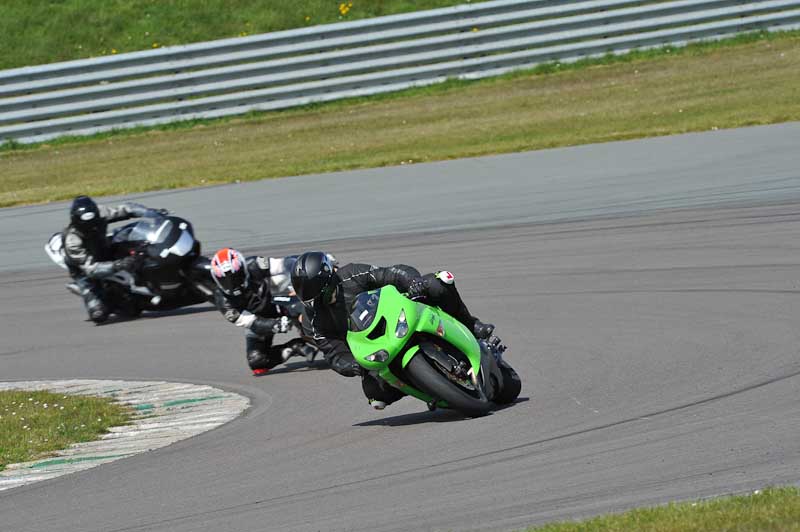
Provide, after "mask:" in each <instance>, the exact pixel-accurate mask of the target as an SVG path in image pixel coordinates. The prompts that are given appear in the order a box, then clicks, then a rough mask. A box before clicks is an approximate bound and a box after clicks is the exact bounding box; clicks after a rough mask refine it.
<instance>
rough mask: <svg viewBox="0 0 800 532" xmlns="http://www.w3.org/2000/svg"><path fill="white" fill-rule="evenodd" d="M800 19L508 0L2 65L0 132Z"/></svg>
mask: <svg viewBox="0 0 800 532" xmlns="http://www.w3.org/2000/svg"><path fill="white" fill-rule="evenodd" d="M798 27H800V0H761V1H751V2H745V1H741V0H677V1H663V0H661V1H653V0H650V1H647V0H588V1H578V0H566V1H563V0H562V1H553V0H497V1H492V2H481V3H477V4H464V5H459V6H455V7H451V8H444V9H434V10H429V11H419V12H415V13H408V14H403V15H393V16H388V17H379V18H373V19H366V20H359V21H354V22H342V23H337V24H327V25H323V26H315V27H309V28H302V29H297V30H289V31H281V32H274V33H267V34H262V35H254V36H250V37H242V38H236V39H224V40H219V41H211V42H204V43H197V44H191V45H186V46H172V47H168V48H162V49H157V50H148V51H143V52H134V53H128V54H120V55H114V56H105V57H100V58H93V59H84V60H78V61H68V62H64V63H54V64H49V65H41V66H35V67H24V68H17V69H11V70H5V71H0V142H5V141H8V140H10V139H13V140H15V141H17V142H24V143H27V142H39V141H45V140H48V139H52V138H55V137H59V136H63V135H90V134H94V133H99V132H103V131H109V130H112V129H123V128H129V127H136V126H148V125H157V124H165V123H169V122H174V121H178V120H189V119H197V118H214V117H220V116H228V115H235V114H241V113H246V112H249V111H254V110H270V109H280V108H285V107H291V106H296V105H303V104H307V103H312V102H322V101H329V100H335V99H340V98H347V97H352V96H362V95H370V94H379V93H383V92H389V91H395V90H401V89H404V88H408V87H414V86H421V85H429V84H432V83H438V82H441V81H444V80H446V79H447V78H452V77H459V78H480V77H487V76H494V75H498V74H502V73H505V72H508V71H510V70H515V69H520V68H527V67H531V66H534V65H537V64H541V63H545V62H552V61H562V62H567V61H575V60H578V59H581V58H585V57H596V56H601V55H605V54H608V53H625V52H627V51H630V50H632V49H645V48H653V47H660V46H664V45H667V44H671V45H678V46H679V45H683V44H686V43H688V42H692V41H698V40H712V39H720V38H724V37H728V36H731V35H735V34H738V33H742V32H748V31H756V30H770V31H773V30H788V29H796V28H798Z"/></svg>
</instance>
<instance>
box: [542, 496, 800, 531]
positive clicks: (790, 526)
mask: <svg viewBox="0 0 800 532" xmlns="http://www.w3.org/2000/svg"><path fill="white" fill-rule="evenodd" d="M630 530H638V531H648V532H694V531H696V532H705V531H708V530H736V531H738V532H748V531H753V532H762V531H764V532H766V531H781V532H784V531H785V532H789V531H798V530H800V489H798V488H794V487H790V488H770V489H765V490H763V491H759V492H756V493H754V494H752V495H743V496H735V497H723V498H720V499H713V500H707V501H701V502H687V503H672V504H668V505H667V506H658V507H654V508H641V509H637V510H632V511H629V512H625V513H622V514H617V515H608V516H601V517H596V518H594V519H589V520H587V521H581V522H577V523H576V522H569V523H567V522H565V523H553V524H549V525H545V526H543V527H538V528H529V529H528V532H589V531H591V532H598V531H600V532H627V531H630Z"/></svg>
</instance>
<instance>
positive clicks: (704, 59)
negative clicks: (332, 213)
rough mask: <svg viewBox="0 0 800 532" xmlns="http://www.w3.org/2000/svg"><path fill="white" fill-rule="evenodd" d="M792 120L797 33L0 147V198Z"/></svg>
mask: <svg viewBox="0 0 800 532" xmlns="http://www.w3.org/2000/svg"><path fill="white" fill-rule="evenodd" d="M790 120H800V32H790V33H786V34H775V35H773V34H768V35H760V34H759V35H748V36H745V37H740V38H736V39H733V40H731V41H727V42H723V43H715V44H704V45H694V46H690V47H688V48H685V49H684V48H680V49H665V50H660V51H652V52H638V53H634V54H631V55H630V56H625V57H621V58H617V57H613V58H605V59H601V60H592V61H584V62H581V63H580V64H577V65H557V64H556V65H547V66H544V67H540V68H539V69H536V70H534V71H532V72H531V71H528V72H524V73H517V74H513V75H509V76H505V77H502V78H496V79H490V80H483V81H478V82H460V81H451V82H448V83H445V84H442V85H440V86H434V87H428V88H424V89H415V90H411V91H405V92H403V93H398V94H393V95H384V96H377V97H372V98H362V99H354V100H345V101H339V102H332V103H329V104H320V105H313V106H308V107H305V108H300V109H289V110H285V111H280V112H269V113H254V114H251V115H247V116H243V117H236V118H229V119H225V120H216V121H206V122H194V123H190V124H176V125H171V126H169V127H164V128H158V129H149V130H138V131H126V132H119V133H113V134H106V135H100V136H97V137H93V138H88V139H86V138H83V139H64V140H59V141H54V142H50V143H47V144H44V145H37V146H19V145H16V146H12V147H7V148H6V149H4V150H0V167H2V172H1V173H0V206H9V205H20V204H29V203H36V202H43V201H52V200H59V199H67V198H70V197H72V196H75V195H77V194H82V193H88V194H93V195H106V194H127V193H137V192H142V191H147V190H158V189H171V188H180V187H190V186H202V185H208V184H214V183H229V182H235V181H240V180H241V181H246V180H255V179H263V178H269V177H280V176H290V175H300V174H309V173H321V172H333V171H340V170H348V169H354V168H368V167H379V166H388V165H398V164H409V163H416V162H425V161H434V160H443V159H451V158H459V157H470V156H480V155H488V154H494V153H508V152H517V151H525V150H535V149H542V148H550V147H556V146H569V145H576V144H586V143H593V142H608V141H614V140H624V139H632V138H639V137H647V136H657V135H668V134H676V133H685V132H690V131H708V130H715V129H723V128H733V127H742V126H749V125H756V124H772V123H778V122H785V121H790Z"/></svg>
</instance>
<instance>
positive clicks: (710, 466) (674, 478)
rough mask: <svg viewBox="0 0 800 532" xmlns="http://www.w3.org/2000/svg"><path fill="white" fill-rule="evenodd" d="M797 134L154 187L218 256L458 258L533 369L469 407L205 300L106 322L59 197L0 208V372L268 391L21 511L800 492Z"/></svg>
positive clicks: (13, 497) (213, 512)
mask: <svg viewBox="0 0 800 532" xmlns="http://www.w3.org/2000/svg"><path fill="white" fill-rule="evenodd" d="M798 146H800V124H785V125H780V126H774V127H760V128H749V129H743V130H736V131H717V132H712V133H707V134H694V135H686V136H678V137H666V138H660V139H651V140H643V141H633V142H624V143H614V144H605V145H594V146H585V147H580V148H571V149H560V150H551V151H544V152H535V153H529V154H517V155H507V156H500V157H489V158H482V159H472V160H464V161H453V162H447V163H435V164H430V165H410V166H403V167H397V168H388V169H381V170H371V171H360V172H351V173H345V174H339V175H327V176H309V177H303V178H292V179H283V180H272V181H264V182H260V183H252V184H247V185H233V186H228V187H216V188H211V189H202V190H193V191H178V192H168V193H158V194H148V195H145V196H141V197H140V198H141V201H143V202H145V203H147V204H149V205H153V206H156V207H167V208H170V209H171V210H173V211H175V212H176V213H179V214H181V215H184V216H186V217H188V218H189V219H190V220H192V221H193V222H194V224H195V229H196V231H197V234H198V236H199V238H200V239H201V240H204V242H205V243H206V244H208V246H207V249H206V251H207V252H209V253H210V252H211V251H213V248H214V247H216V246H218V245H220V244H222V243H226V242H230V243H231V244H236V245H238V246H240V247H242V248H245V249H248V250H250V251H260V252H265V253H268V254H273V255H278V254H283V253H290V252H298V251H301V250H303V249H305V248H306V247H317V246H323V247H324V248H325V249H326V250H330V251H333V252H334V253H336V254H337V255H338V257H339V258H340V260H342V261H343V262H349V261H364V262H374V263H379V264H391V263H397V262H404V263H409V264H414V265H416V266H418V267H419V268H420V269H422V270H432V269H436V268H447V269H451V270H453V271H454V272H455V274H456V276H457V283H458V285H459V287H460V290H461V292H462V295H463V296H464V298H465V300H466V301H467V303H468V305H469V306H470V308H471V310H472V311H473V312H474V313H475V314H477V315H479V316H480V317H482V318H484V319H487V320H489V321H493V322H494V323H497V324H498V325H499V327H498V333H499V334H501V335H502V337H503V338H504V340H505V341H506V342H507V343H508V345H509V346H510V349H509V351H508V356H507V359H508V360H509V361H510V362H511V363H512V365H514V366H515V368H516V369H517V370H518V372H519V373H520V375H521V377H522V380H523V391H522V395H521V398H520V401H519V402H517V403H516V404H514V405H512V406H510V407H508V408H505V409H503V410H500V411H497V412H495V413H493V414H492V415H490V416H488V417H485V418H482V419H472V420H465V419H462V418H460V417H459V416H457V415H454V414H452V413H449V412H445V411H437V412H428V411H427V410H426V409H425V406H424V405H423V404H422V403H420V402H417V401H414V400H412V399H404V400H402V401H400V402H399V403H396V404H394V405H392V406H390V407H389V408H388V409H387V410H385V411H383V412H374V411H372V410H371V409H369V407H368V406H367V405H366V402H365V400H364V398H363V395H362V393H361V388H360V385H359V382H358V381H357V380H356V379H345V378H343V377H340V376H338V375H336V374H335V373H333V372H331V371H330V370H327V369H325V368H324V365H322V364H318V365H315V366H312V367H308V366H307V365H306V363H305V362H294V361H290V363H289V364H288V365H287V366H286V367H285V368H282V369H280V370H276V371H275V372H274V373H272V374H270V375H268V376H266V377H263V378H259V379H257V378H253V377H251V376H250V375H249V372H248V371H246V369H247V368H246V364H245V361H244V353H243V347H244V346H243V344H244V341H243V338H242V334H241V331H239V330H238V329H236V328H235V327H231V326H230V325H228V324H227V323H225V322H224V321H223V320H222V318H221V317H220V316H219V314H218V313H217V312H216V311H215V310H213V309H211V308H210V307H208V306H202V305H201V306H197V307H192V308H189V309H184V310H182V311H176V312H172V313H167V314H164V315H153V314H150V315H145V317H144V318H142V319H139V320H136V321H131V322H124V323H112V324H108V325H105V326H102V327H95V326H93V325H91V324H90V323H87V322H84V315H83V311H82V309H81V307H80V304H79V301H78V299H77V298H75V296H72V295H70V294H68V293H67V292H66V291H65V290H64V289H63V283H64V282H65V274H64V272H63V271H61V270H59V269H57V268H56V267H55V266H53V265H48V263H47V259H46V257H45V256H44V253H43V251H42V246H43V245H44V241H45V240H46V238H47V237H48V236H49V234H50V233H52V232H54V231H56V230H58V229H59V228H60V227H61V226H62V225H63V224H64V223H66V211H65V205H64V204H56V205H47V206H40V207H30V208H17V209H6V210H0V241H2V242H3V244H4V245H3V248H4V255H5V258H4V260H3V262H2V263H0V270H2V271H3V272H4V275H3V277H2V278H0V279H1V280H0V294H2V304H1V305H0V338H2V343H0V380H3V381H6V380H16V379H49V378H114V379H119V378H122V379H130V380H147V379H153V380H156V379H157V380H169V381H186V382H194V383H201V384H210V385H214V386H219V387H222V388H224V389H227V390H230V391H234V392H238V393H242V394H245V395H247V396H248V397H250V398H251V400H252V402H253V407H252V408H251V409H250V410H249V411H248V412H246V414H245V415H244V416H243V417H241V418H239V419H237V420H235V421H233V422H231V423H229V424H227V425H225V426H223V427H221V428H219V429H216V430H213V431H211V432H207V433H205V434H202V435H200V436H197V437H194V438H190V439H188V440H184V441H181V442H179V443H177V444H174V445H171V446H169V447H166V448H162V449H160V450H157V451H154V452H151V453H145V454H142V455H138V456H135V457H133V458H129V459H124V460H120V461H117V462H114V463H111V464H106V465H103V466H100V467H97V468H94V469H91V470H88V471H85V472H80V473H76V474H72V475H67V476H64V477H60V478H58V479H54V480H50V481H45V482H41V483H38V484H33V485H30V486H26V487H22V488H17V489H13V490H9V491H6V492H3V493H2V494H0V530H2V531H3V532H6V531H8V532H11V531H14V532H17V531H31V532H32V531H58V532H67V531H81V532H100V531H103V532H112V531H113V532H117V531H171V532H172V531H174V532H183V531H197V530H204V531H236V532H245V531H256V530H259V531H260V530H270V531H272V530H286V531H319V530H323V531H329V530H330V531H343V530H348V531H350V530H363V531H394V530H397V531H401V530H402V531H406V530H459V531H461V530H495V529H496V530H513V529H520V528H525V527H526V526H527V525H530V524H537V523H543V522H547V521H552V520H556V519H569V518H577V517H582V516H587V515H592V514H597V513H604V512H608V511H614V510H621V509H626V508H630V507H635V506H640V505H645V504H654V503H661V502H666V501H670V500H676V499H687V498H697V497H705V496H712V495H718V494H724V493H731V492H743V491H747V490H752V489H756V488H761V487H764V486H767V485H784V484H797V483H798V482H800V355H799V354H798V345H800V329H798V327H797V321H798V317H800V157H798V155H797V153H798ZM245 222H246V225H245ZM259 224H261V225H263V227H264V229H263V231H262V230H261V227H259ZM206 235H207V236H206ZM269 242H273V243H274V244H273V245H272V246H268V244H269ZM6 251H8V253H6ZM23 265H28V269H27V270H23V268H22V266H23Z"/></svg>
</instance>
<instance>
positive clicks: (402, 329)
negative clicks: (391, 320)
mask: <svg viewBox="0 0 800 532" xmlns="http://www.w3.org/2000/svg"><path fill="white" fill-rule="evenodd" d="M406 334H408V322H407V321H406V311H405V310H401V311H400V317H399V318H397V327H395V329H394V335H395V336H397V337H398V338H402V337H404V336H405V335H406Z"/></svg>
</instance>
